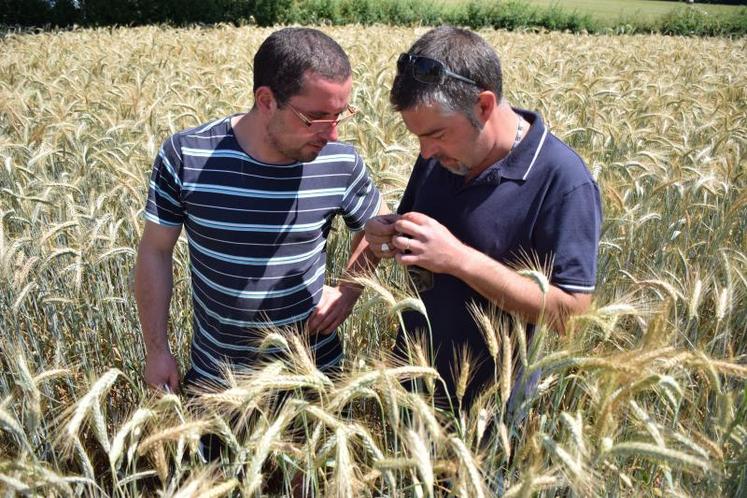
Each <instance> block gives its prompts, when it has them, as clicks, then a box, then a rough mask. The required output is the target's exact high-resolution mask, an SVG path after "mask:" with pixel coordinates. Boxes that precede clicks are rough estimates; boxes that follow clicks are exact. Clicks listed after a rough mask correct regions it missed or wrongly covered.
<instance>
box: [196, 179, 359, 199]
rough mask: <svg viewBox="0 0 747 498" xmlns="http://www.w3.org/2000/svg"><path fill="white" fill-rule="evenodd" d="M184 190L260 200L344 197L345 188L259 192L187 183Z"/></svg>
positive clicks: (256, 190)
mask: <svg viewBox="0 0 747 498" xmlns="http://www.w3.org/2000/svg"><path fill="white" fill-rule="evenodd" d="M182 190H186V191H188V192H207V193H213V194H224V195H235V196H238V197H249V198H259V199H313V198H315V197H333V196H335V197H336V196H342V194H343V193H344V192H345V189H343V188H320V189H309V190H258V189H249V188H241V187H228V186H225V185H214V184H212V185H211V184H207V183H193V182H185V183H184V185H183V186H182Z"/></svg>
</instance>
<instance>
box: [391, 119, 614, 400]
mask: <svg viewBox="0 0 747 498" xmlns="http://www.w3.org/2000/svg"><path fill="white" fill-rule="evenodd" d="M515 111H516V112H518V113H520V114H521V115H522V116H523V117H524V118H525V119H526V120H527V121H528V122H529V123H530V124H531V127H530V128H529V131H528V132H527V134H526V136H525V137H524V139H523V140H522V141H521V142H520V143H519V144H518V145H517V146H516V148H515V149H514V150H513V151H512V152H511V153H510V154H509V155H508V156H506V157H505V158H503V159H502V160H500V161H498V162H497V163H495V164H493V165H491V166H490V167H488V168H487V169H486V170H485V171H483V172H482V173H481V174H480V175H479V176H477V177H476V178H474V179H473V180H472V181H471V182H469V183H466V184H465V179H464V177H462V176H459V175H455V174H453V173H451V172H450V171H448V170H447V169H446V168H444V167H442V166H441V165H440V164H439V163H438V161H437V160H435V159H430V160H426V159H424V158H423V157H422V156H420V157H418V159H417V162H416V163H415V167H414V169H413V172H412V175H411V177H410V181H409V183H408V185H407V188H406V190H405V193H404V195H403V197H402V201H401V203H400V205H399V208H398V210H397V211H398V212H399V213H400V214H401V213H406V212H409V211H416V212H420V213H423V214H426V215H428V216H430V217H432V218H434V219H435V220H437V221H438V222H439V223H441V224H443V225H444V226H445V227H446V228H448V229H449V231H450V232H451V233H452V234H454V235H455V236H456V237H457V238H458V239H459V240H460V241H462V242H463V243H465V244H467V245H468V246H470V247H472V248H474V249H477V250H478V251H480V252H482V253H484V254H486V255H488V256H490V257H491V258H493V259H495V260H496V261H499V262H501V263H504V264H507V265H511V266H514V265H516V264H517V263H519V264H520V262H522V261H526V258H527V255H529V256H530V257H532V258H533V260H534V258H538V259H537V260H538V261H540V262H541V263H545V262H547V264H546V265H545V266H548V265H549V267H550V268H552V275H551V279H550V280H551V283H552V285H554V286H557V287H559V288H560V289H562V290H564V291H566V292H573V293H591V292H593V291H594V286H595V280H596V268H597V264H596V262H597V249H598V245H599V236H600V227H601V223H602V209H601V201H600V195H599V188H598V187H597V184H596V183H595V182H594V179H593V178H592V176H591V174H590V173H589V171H588V169H587V168H586V166H585V164H584V162H583V160H582V159H581V158H580V157H579V156H578V154H576V153H575V152H574V151H573V150H572V149H571V148H570V147H569V146H567V145H566V144H565V143H563V142H562V141H561V140H560V139H558V138H557V137H556V136H555V135H553V134H552V133H550V132H549V131H548V129H547V128H546V127H545V125H544V123H543V122H542V118H541V117H540V116H539V115H538V114H536V113H533V112H529V111H525V110H520V109H515ZM522 266H526V265H522ZM426 273H427V272H426ZM429 277H430V275H429ZM417 280H419V281H422V282H421V284H422V285H421V289H420V296H421V298H422V300H423V303H424V304H425V307H426V310H427V311H428V318H429V321H430V324H431V334H432V337H433V342H434V344H433V346H434V347H433V349H434V350H435V351H436V367H437V368H438V370H439V371H440V373H441V375H442V376H443V377H444V378H445V379H446V380H447V384H448V385H449V387H450V392H451V394H452V395H453V393H454V391H453V385H454V384H453V382H452V379H451V371H452V370H453V368H452V367H451V363H452V362H453V361H454V357H455V352H456V351H457V348H458V347H462V345H464V344H466V345H468V346H469V348H470V350H471V352H472V353H475V354H477V355H478V356H479V357H480V360H482V361H483V367H482V372H481V373H482V375H481V374H480V373H477V376H476V381H478V382H480V381H481V380H486V379H488V378H492V376H493V364H492V361H490V359H489V355H488V354H487V346H486V344H485V341H484V340H483V338H482V334H481V333H480V329H479V327H478V326H477V324H476V323H475V321H474V319H473V318H472V316H471V314H470V311H469V304H470V303H471V302H475V303H477V304H478V305H480V306H481V307H482V308H483V309H486V310H487V309H488V307H489V306H490V303H489V301H488V300H487V299H485V298H484V297H483V296H481V295H480V294H479V293H477V292H476V291H475V290H473V289H472V288H471V287H470V286H469V285H467V284H466V283H464V282H462V281H460V280H459V279H457V278H455V277H453V276H451V275H447V274H434V275H432V278H425V279H423V278H422V275H421V278H418V279H417ZM429 280H430V281H429ZM495 304H496V305H498V306H499V307H500V303H495ZM404 320H405V326H406V328H407V331H408V333H414V332H416V331H417V330H418V329H421V330H427V324H426V322H425V320H424V318H423V317H422V316H421V315H419V314H418V313H415V312H407V313H406V314H405V317H404ZM402 340H403V337H402V334H400V339H399V342H400V344H401V343H402ZM480 377H483V379H480ZM473 385H474V384H473Z"/></svg>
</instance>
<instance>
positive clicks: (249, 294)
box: [192, 266, 325, 299]
mask: <svg viewBox="0 0 747 498" xmlns="http://www.w3.org/2000/svg"><path fill="white" fill-rule="evenodd" d="M324 270H325V269H324V267H320V268H318V269H317V270H316V271H315V272H314V273H313V274H312V275H311V276H310V277H309V278H308V279H306V280H304V281H303V282H301V283H300V284H298V285H294V286H292V287H288V288H285V289H277V290H263V291H249V290H236V289H232V288H231V287H226V286H225V285H220V284H218V283H216V282H214V281H212V280H210V279H209V278H207V277H206V276H205V275H203V274H202V273H201V272H200V271H199V270H197V269H196V268H194V266H193V267H192V278H194V277H195V276H197V277H199V278H200V280H202V281H203V282H205V284H206V285H208V286H209V287H210V288H212V289H215V290H217V291H218V292H221V293H222V294H225V295H227V296H233V297H238V298H241V299H266V298H271V297H285V296H290V295H292V294H295V293H296V292H300V291H302V290H304V289H308V288H309V287H311V285H312V284H313V283H314V282H316V281H317V280H319V277H322V278H323V277H324Z"/></svg>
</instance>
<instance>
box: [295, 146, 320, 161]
mask: <svg viewBox="0 0 747 498" xmlns="http://www.w3.org/2000/svg"><path fill="white" fill-rule="evenodd" d="M325 145H326V144H325ZM323 148H324V145H308V146H306V147H304V148H303V150H299V151H298V157H297V158H296V160H297V161H299V162H302V163H309V162H311V161H313V160H314V159H316V158H317V157H319V154H321V152H322V149H323Z"/></svg>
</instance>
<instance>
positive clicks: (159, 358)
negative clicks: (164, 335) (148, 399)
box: [143, 352, 179, 393]
mask: <svg viewBox="0 0 747 498" xmlns="http://www.w3.org/2000/svg"><path fill="white" fill-rule="evenodd" d="M143 377H144V378H145V382H146V383H147V384H148V385H149V386H151V387H153V388H155V389H158V390H161V391H162V390H164V386H168V388H169V389H170V390H171V392H172V393H178V392H179V367H178V365H177V363H176V358H174V355H172V354H171V353H169V352H165V353H156V354H150V353H149V354H147V355H146V356H145V371H144V372H143Z"/></svg>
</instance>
